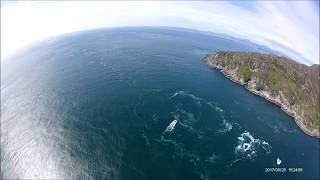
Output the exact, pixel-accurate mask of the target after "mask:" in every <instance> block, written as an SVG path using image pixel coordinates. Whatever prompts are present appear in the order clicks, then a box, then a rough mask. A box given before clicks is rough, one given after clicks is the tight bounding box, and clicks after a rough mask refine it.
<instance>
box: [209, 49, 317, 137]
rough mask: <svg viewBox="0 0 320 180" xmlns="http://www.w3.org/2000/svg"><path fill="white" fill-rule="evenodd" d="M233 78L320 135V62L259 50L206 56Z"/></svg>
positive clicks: (311, 133)
mask: <svg viewBox="0 0 320 180" xmlns="http://www.w3.org/2000/svg"><path fill="white" fill-rule="evenodd" d="M203 61H204V63H205V64H207V65H208V66H209V67H211V68H215V69H218V70H220V71H221V72H222V73H223V74H224V75H225V76H226V77H227V78H229V79H230V80H232V81H234V82H236V83H239V84H241V85H244V86H245V88H246V89H248V90H249V91H251V92H252V93H254V94H256V95H258V96H261V97H263V98H265V99H266V100H268V101H271V102H273V103H275V104H276V105H278V106H280V107H281V109H282V110H283V111H285V112H286V113H287V114H288V115H290V116H292V117H293V118H294V119H295V122H296V124H297V125H298V126H299V127H300V128H301V129H302V130H303V131H304V132H305V133H306V134H308V135H310V136H314V137H317V138H320V133H319V125H320V123H319V121H320V113H319V107H320V105H319V102H320V97H319V89H320V88H319V85H320V74H319V72H320V65H318V64H314V65H312V66H306V65H303V64H299V63H297V62H295V61H293V60H291V59H289V58H286V57H282V56H277V55H272V54H261V53H256V52H234V51H218V52H216V53H213V54H209V55H206V56H205V57H204V58H203Z"/></svg>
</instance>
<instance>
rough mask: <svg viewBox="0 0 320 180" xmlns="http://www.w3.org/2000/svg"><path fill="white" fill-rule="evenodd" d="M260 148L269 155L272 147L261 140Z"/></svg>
mask: <svg viewBox="0 0 320 180" xmlns="http://www.w3.org/2000/svg"><path fill="white" fill-rule="evenodd" d="M261 147H262V148H263V149H264V150H265V151H266V153H267V154H270V153H271V149H272V147H271V146H270V145H269V143H267V142H266V141H263V140H262V145H261Z"/></svg>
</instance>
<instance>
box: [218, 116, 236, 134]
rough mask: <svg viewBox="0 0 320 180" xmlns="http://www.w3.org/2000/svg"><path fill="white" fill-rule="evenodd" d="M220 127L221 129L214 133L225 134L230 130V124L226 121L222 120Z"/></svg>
mask: <svg viewBox="0 0 320 180" xmlns="http://www.w3.org/2000/svg"><path fill="white" fill-rule="evenodd" d="M221 126H222V127H223V128H222V129H219V130H217V131H216V133H226V132H229V131H230V130H231V129H232V124H231V123H230V122H228V121H227V120H225V119H223V121H222V123H221Z"/></svg>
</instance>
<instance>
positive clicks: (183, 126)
mask: <svg viewBox="0 0 320 180" xmlns="http://www.w3.org/2000/svg"><path fill="white" fill-rule="evenodd" d="M217 50H241V51H259V52H270V50H268V49H267V48H265V47H261V46H258V45H255V44H252V43H250V42H248V41H241V40H236V39H231V38H226V37H223V36H221V35H220V36H215V35H214V34H212V35H210V34H208V33H202V32H197V31H192V30H184V29H176V28H163V27H162V28H145V27H131V28H114V29H99V30H91V31H84V32H77V33H72V34H67V35H64V36H60V37H55V38H51V39H49V40H46V41H43V42H41V43H39V44H36V45H34V46H33V47H30V48H29V49H27V50H25V51H23V52H20V53H18V54H16V55H14V56H11V57H10V58H8V59H7V60H5V61H3V62H1V178H2V179H12V178H22V179H24V178H50V179H70V178H77V179H224V178H228V179H232V178H234V179H240V178H249V179H250V178H251V179H252V178H254V179H257V178H259V179H270V178H273V179H283V178H288V179H319V140H317V139H315V138H312V137H309V136H307V135H305V134H304V133H303V132H302V131H301V130H300V129H299V127H298V126H297V125H296V124H295V123H294V120H293V119H292V118H291V117H289V116H288V115H286V114H285V113H284V112H282V111H281V109H280V108H279V107H277V106H275V105H273V104H271V103H270V102H267V101H265V100H264V99H263V98H261V97H257V96H255V95H253V94H251V93H250V92H248V91H247V90H246V89H245V88H243V87H242V86H240V85H238V84H235V83H233V82H231V81H230V80H228V79H226V78H225V77H224V76H223V75H222V74H221V73H220V72H218V71H216V70H213V69H210V68H208V67H207V66H206V65H204V64H203V62H202V57H203V56H204V55H205V54H207V53H212V52H214V51H217ZM277 158H279V159H281V164H279V165H277V164H276V160H277ZM271 168H286V172H271ZM289 168H297V169H299V171H301V170H302V172H289Z"/></svg>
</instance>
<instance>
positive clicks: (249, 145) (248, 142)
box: [235, 131, 272, 159]
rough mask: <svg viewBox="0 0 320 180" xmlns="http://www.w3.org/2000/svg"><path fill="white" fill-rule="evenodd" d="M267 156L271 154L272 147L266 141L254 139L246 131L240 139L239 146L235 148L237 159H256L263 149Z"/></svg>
mask: <svg viewBox="0 0 320 180" xmlns="http://www.w3.org/2000/svg"><path fill="white" fill-rule="evenodd" d="M260 147H261V148H262V149H263V150H264V151H265V153H266V154H270V153H271V149H272V147H271V146H270V145H269V143H267V142H266V141H264V140H260V139H256V138H254V137H253V136H252V135H251V134H250V133H249V132H248V131H245V132H244V133H242V134H241V135H240V136H239V137H238V145H237V146H236V148H235V154H236V156H237V157H242V158H245V159H254V158H255V157H256V156H257V152H258V151H259V149H261V148H260Z"/></svg>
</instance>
